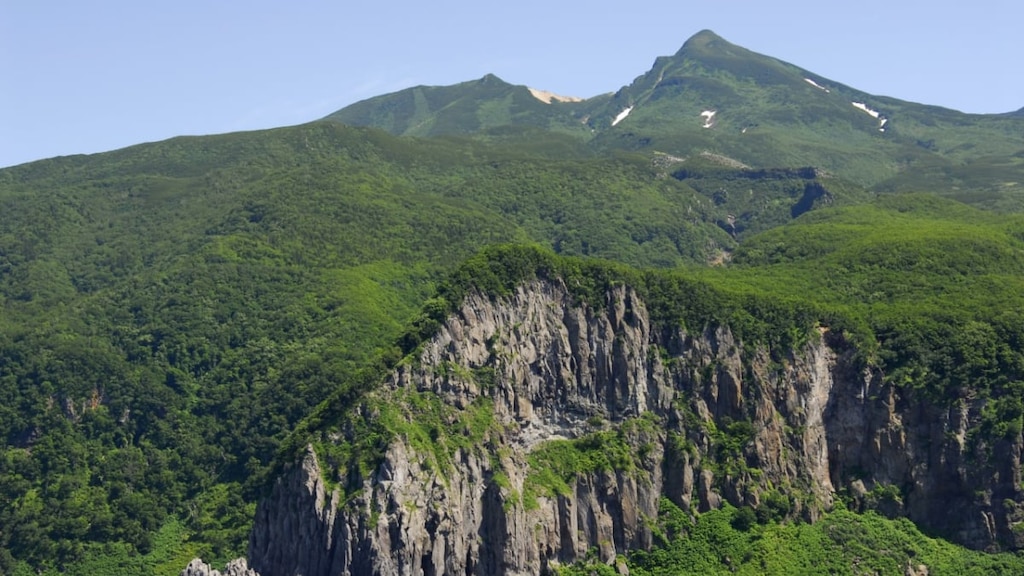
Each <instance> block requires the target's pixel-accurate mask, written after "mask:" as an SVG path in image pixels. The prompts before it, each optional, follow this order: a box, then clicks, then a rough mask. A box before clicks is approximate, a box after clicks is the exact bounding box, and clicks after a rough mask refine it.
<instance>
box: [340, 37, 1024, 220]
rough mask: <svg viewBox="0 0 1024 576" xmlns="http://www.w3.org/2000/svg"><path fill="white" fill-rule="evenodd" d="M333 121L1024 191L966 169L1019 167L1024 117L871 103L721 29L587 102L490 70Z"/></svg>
mask: <svg viewBox="0 0 1024 576" xmlns="http://www.w3.org/2000/svg"><path fill="white" fill-rule="evenodd" d="M538 94H540V95H538ZM327 119H328V120H333V121H338V122H343V123H346V124H352V125H358V126H372V127H376V128H381V129H384V130H387V131H389V132H391V133H392V134H397V135H414V136H431V135H439V134H463V135H480V134H486V133H488V132H489V131H493V130H494V129H498V128H508V127H519V128H527V127H529V128H540V129H545V130H550V131H556V132H560V133H567V134H572V135H575V136H576V137H577V138H578V139H579V140H580V141H582V142H587V143H588V145H589V146H591V147H593V148H595V149H608V148H611V149H628V150H649V151H657V152H662V153H667V154H670V155H673V156H676V157H687V156H691V155H700V154H706V153H710V154H714V155H716V156H720V157H725V158H728V159H731V160H730V161H732V162H733V163H734V164H735V165H740V164H743V165H751V166H754V165H757V166H781V167H798V166H815V167H817V168H821V169H824V170H826V171H828V172H830V173H833V174H836V175H839V176H842V177H844V178H847V179H849V180H852V181H854V182H857V183H858V184H861V185H864V186H874V187H879V189H882V190H899V189H921V185H922V184H927V186H929V187H932V188H933V189H937V190H941V189H943V188H947V189H948V188H949V182H950V181H952V180H957V179H960V180H963V181H965V182H969V183H970V184H971V187H972V188H975V189H979V188H984V189H987V192H986V194H984V195H980V196H976V197H966V198H961V199H964V200H967V201H978V202H982V203H986V204H987V205H1002V204H1003V203H1005V202H1006V201H1007V200H1006V198H1007V194H1010V195H1011V196H1015V195H1019V193H1020V192H1024V188H1022V185H1021V184H1020V183H1021V182H1024V167H1022V166H1021V165H1020V163H1019V162H1016V161H1015V160H1008V161H1006V162H1002V161H997V160H993V162H992V167H993V170H992V171H979V170H976V169H972V168H971V167H968V166H966V165H965V164H964V163H965V161H966V160H967V159H968V158H972V159H975V160H973V161H976V158H977V157H979V156H980V157H985V158H993V159H996V158H1004V157H1010V158H1011V159H1012V158H1013V157H1014V156H1013V155H1014V154H1017V153H1018V152H1019V151H1020V150H1022V149H1024V136H1022V135H1024V112H1016V113H1012V114H991V115H978V114H964V113H961V112H957V111H954V110H949V109H945V108H940V107H937V106H927V105H922V104H915V103H912V102H906V101H902V100H898V99H895V98H888V97H885V96H877V95H872V94H868V93H866V92H863V91H860V90H857V89H855V88H852V87H849V86H846V85H844V84H842V83H840V82H837V81H835V80H832V79H829V78H825V77H824V76H821V75H819V74H815V73H814V72H811V71H809V70H805V69H803V68H800V67H799V66H796V65H793V64H790V63H788V62H784V61H782V60H778V59H776V58H772V57H770V56H766V55H763V54H758V53H757V52H753V51H751V50H748V49H746V48H743V47H741V46H738V45H735V44H732V43H730V42H729V41H727V40H725V39H724V38H722V37H720V36H718V35H717V34H715V33H714V32H712V31H710V30H702V31H700V32H698V33H697V34H695V35H693V36H692V37H691V38H689V39H688V40H686V42H684V43H683V45H682V47H681V48H680V49H679V51H678V52H676V53H675V54H674V55H672V56H662V57H659V58H657V59H656V60H655V62H654V65H653V66H652V67H651V69H650V70H648V71H647V72H646V73H644V74H642V75H640V76H638V77H637V78H636V79H635V80H634V81H633V82H632V83H630V84H628V85H626V86H623V87H622V88H620V89H619V90H617V91H615V92H613V93H610V94H603V95H600V96H596V97H593V98H588V99H585V100H579V101H575V100H571V101H560V100H553V99H551V98H545V97H543V93H542V92H540V91H536V90H532V89H530V88H527V87H526V86H515V85H512V84H508V83H506V82H504V81H502V80H500V79H499V78H497V77H496V76H493V75H488V76H485V77H484V78H482V79H480V80H475V81H471V82H465V83H462V84H456V85H454V86H443V87H428V86H419V87H415V88H409V89H406V90H402V91H400V92H396V93H393V94H387V95H384V96H378V97H376V98H371V99H369V100H364V101H362V102H358V103H356V104H353V105H351V106H349V107H346V108H344V109H342V110H340V111H338V112H335V113H334V114H331V115H330V116H328V117H327ZM892 158H901V160H900V162H898V163H894V162H893V161H892ZM950 192H951V193H954V192H955V191H953V190H950ZM982 197H984V199H982Z"/></svg>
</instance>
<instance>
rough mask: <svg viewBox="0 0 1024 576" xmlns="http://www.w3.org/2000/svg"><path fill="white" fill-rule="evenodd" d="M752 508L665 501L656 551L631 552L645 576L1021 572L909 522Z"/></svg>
mask: <svg viewBox="0 0 1024 576" xmlns="http://www.w3.org/2000/svg"><path fill="white" fill-rule="evenodd" d="M750 514H751V512H750V509H749V508H741V509H736V508H731V507H726V508H724V509H721V510H714V511H711V512H708V513H705V514H701V515H700V516H698V517H697V518H696V520H694V521H691V519H690V516H689V515H688V514H686V513H684V512H683V511H681V510H679V508H677V507H676V506H675V505H674V504H672V503H671V502H669V501H667V500H664V501H663V502H662V506H661V513H660V515H659V522H658V538H659V542H658V544H657V545H656V546H655V548H654V549H653V550H650V551H636V552H633V553H631V554H630V555H629V556H628V561H627V565H628V566H629V573H630V574H636V575H639V576H661V575H664V576H669V575H671V576H684V575H688V574H695V575H696V574H701V575H704V574H751V575H753V574H773V575H774V574H780V575H781V574H801V575H803V574H830V575H835V574H850V575H856V574H881V575H903V574H906V573H908V572H907V570H908V568H910V569H913V570H915V571H920V568H919V567H920V566H926V567H927V570H928V572H927V573H928V574H936V575H942V574H1019V573H1020V572H1021V571H1022V570H1024V559H1022V558H1021V557H1020V556H1016V555H1012V554H985V553H983V552H977V551H971V550H967V549H965V548H961V547H958V546H954V545H952V544H950V543H948V542H944V541H942V540H937V539H934V538H929V537H927V536H925V535H923V534H922V533H921V532H920V531H918V529H917V528H916V527H914V525H913V524H912V523H911V522H909V521H907V520H903V519H900V520H889V519H886V518H883V517H881V516H878V515H876V514H874V513H870V512H869V513H867V514H854V513H852V512H847V511H842V510H840V511H836V512H832V513H830V514H828V515H826V516H825V517H824V518H823V519H821V520H820V521H819V522H817V523H815V524H805V523H778V522H768V523H757V522H750V518H749V515H750ZM559 574H560V575H561V576H582V575H587V574H608V575H612V574H617V572H616V571H615V569H614V568H613V567H610V566H607V565H602V564H600V563H596V562H590V563H581V564H578V565H575V566H570V567H564V568H562V569H561V570H560V571H559Z"/></svg>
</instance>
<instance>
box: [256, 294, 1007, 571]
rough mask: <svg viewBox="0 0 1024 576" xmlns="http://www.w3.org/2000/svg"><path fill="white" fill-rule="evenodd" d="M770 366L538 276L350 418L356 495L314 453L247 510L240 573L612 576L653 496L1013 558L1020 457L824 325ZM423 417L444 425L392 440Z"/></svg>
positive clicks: (482, 299) (720, 332)
mask: <svg viewBox="0 0 1024 576" xmlns="http://www.w3.org/2000/svg"><path fill="white" fill-rule="evenodd" d="M774 352H775V353H774V354H770V353H769V351H768V350H766V349H764V348H758V347H753V346H744V345H743V343H741V342H738V341H737V340H736V339H735V337H734V335H733V333H732V332H731V331H730V330H729V329H728V328H718V329H714V330H711V329H708V330H703V331H697V332H693V331H688V330H687V329H685V328H682V327H667V328H664V327H655V326H653V325H652V322H651V321H650V319H649V315H648V312H647V309H646V307H645V304H644V302H642V301H641V300H640V299H639V298H638V296H637V295H636V293H634V292H633V291H631V290H630V289H628V288H625V287H620V288H615V289H613V290H612V291H610V292H609V293H607V294H606V302H605V303H604V306H602V307H600V308H599V309H595V308H593V307H589V306H577V305H575V304H574V303H573V301H572V299H571V297H570V296H569V293H568V291H567V290H566V288H565V287H564V286H563V285H561V284H560V283H558V282H550V281H537V282H533V283H531V284H527V285H523V286H521V287H520V288H518V289H517V290H516V291H515V292H514V294H512V295H511V296H510V297H507V298H499V299H496V300H492V299H490V298H488V297H486V296H483V295H473V296H470V297H469V298H467V299H466V300H465V301H464V303H463V305H462V307H461V309H460V310H459V311H458V313H457V314H455V315H453V316H452V317H451V318H450V319H449V320H448V322H447V323H446V324H445V325H444V326H443V327H442V328H441V329H440V331H439V332H438V333H437V334H436V336H435V337H433V339H431V340H430V341H428V342H427V343H425V344H424V345H423V346H422V348H421V353H420V354H419V357H418V361H416V362H412V363H406V364H403V365H401V366H400V367H399V368H397V369H396V370H395V372H394V373H393V374H392V375H391V376H390V378H389V379H388V380H387V382H386V383H385V385H384V386H383V387H382V388H381V389H380V390H377V391H375V392H374V393H373V394H371V399H370V400H368V401H366V402H364V404H363V405H361V406H360V407H359V408H358V410H357V411H356V416H354V418H357V419H362V420H364V421H366V422H389V423H391V424H389V425H390V426H391V427H392V428H393V429H394V430H395V433H394V434H392V435H391V436H390V440H389V441H388V442H387V444H386V447H383V458H382V459H379V460H375V461H374V462H372V465H370V466H367V469H366V470H365V471H364V472H363V473H359V472H351V473H350V476H349V478H357V484H360V485H361V489H359V490H355V491H353V490H351V489H350V490H349V491H348V492H347V493H342V491H341V490H340V489H334V488H329V486H328V484H325V480H324V478H325V477H326V478H328V479H332V478H334V477H335V473H334V471H326V470H324V469H323V467H324V463H323V462H322V458H318V455H317V453H316V452H315V450H314V449H313V448H310V449H309V451H308V453H307V455H306V457H305V459H304V460H303V461H302V462H301V463H297V465H296V466H295V467H293V469H292V470H291V471H290V472H288V473H287V474H285V475H284V476H283V477H281V478H280V479H279V480H278V482H277V484H276V486H275V487H274V489H273V493H272V494H271V495H270V497H269V498H267V499H266V500H265V501H263V502H262V503H261V505H260V506H259V509H258V511H257V517H256V521H255V526H254V529H253V532H252V535H251V539H250V550H249V563H250V565H251V566H252V568H253V569H255V570H256V571H258V572H259V573H261V574H262V575H263V576H279V575H281V576H283V575H292V574H303V575H305V576H338V575H357V574H358V575H364V574H403V575H404V574H409V575H413V574H417V575H418V574H423V575H439V574H479V575H484V574H488V575H494V574H508V575H515V574H538V573H542V572H544V571H545V570H546V569H547V568H549V567H551V566H553V565H555V564H557V563H568V562H572V561H574V560H577V559H582V558H584V557H585V556H586V555H587V554H588V553H589V554H594V553H596V554H597V555H598V556H599V557H600V558H601V559H603V560H605V561H607V562H609V563H611V562H614V561H615V557H616V554H619V553H623V552H625V551H626V550H628V549H631V548H646V547H649V546H650V545H651V544H652V542H653V539H654V536H653V534H652V526H653V522H654V520H655V519H656V518H657V515H658V509H659V503H660V501H661V499H662V498H663V497H667V498H668V499H670V500H672V501H673V502H674V503H675V504H676V505H678V506H680V507H681V508H683V509H684V510H687V509H689V510H707V509H710V508H715V507H718V506H721V505H722V502H723V501H728V502H730V503H731V504H733V505H736V506H743V505H749V506H752V507H755V508H759V509H762V510H767V511H769V512H771V513H775V514H780V515H789V516H800V517H803V518H806V519H809V520H813V519H815V518H816V517H817V516H818V515H819V514H820V513H821V512H822V511H824V510H827V509H829V508H830V507H831V506H832V505H833V503H834V500H835V498H837V496H842V497H844V498H846V499H847V501H848V505H851V506H855V507H872V508H878V509H881V510H882V511H883V512H885V513H889V514H900V515H906V516H908V517H909V518H910V519H911V520H913V521H915V522H917V523H918V524H919V525H921V526H922V527H924V528H926V529H930V530H932V531H935V532H937V533H939V534H941V535H945V536H947V537H950V538H951V539H953V540H955V541H959V542H961V543H964V544H966V545H968V546H972V547H975V548H998V547H1002V548H1019V547H1021V546H1022V544H1024V539H1022V538H1021V537H1020V536H1019V533H1018V532H1017V531H1014V530H1013V526H1014V525H1015V523H1016V522H1017V521H1019V520H1020V519H1021V513H1020V509H1021V506H1020V502H1021V501H1022V495H1021V492H1020V488H1019V487H1020V481H1021V477H1020V452H1021V441H1020V438H1019V437H1018V438H1013V439H1006V440H1002V441H1000V442H998V443H996V444H995V445H987V446H986V445H982V444H980V443H979V442H978V441H975V440H974V439H973V438H972V436H971V435H970V434H969V431H970V430H971V429H972V427H975V426H977V424H978V420H979V418H980V410H981V408H982V405H981V401H975V400H972V399H970V398H969V397H967V396H965V397H964V398H962V399H960V400H958V401H956V402H953V403H952V404H951V406H947V405H943V406H939V405H935V404H933V403H930V402H929V401H927V400H926V399H924V398H918V397H915V395H914V394H913V393H912V392H910V391H907V390H903V389H897V388H895V387H893V386H891V385H889V384H887V383H885V382H883V379H882V377H881V374H879V373H877V372H873V371H868V370H864V369H862V368H860V367H859V366H858V365H857V364H856V363H855V362H854V359H853V354H852V351H851V350H850V348H849V346H848V345H846V343H845V342H844V341H843V338H842V336H841V335H838V334H832V333H829V332H827V331H824V330H823V331H820V332H819V333H817V334H814V337H812V338H810V339H809V341H808V342H807V343H806V344H805V345H804V346H802V347H801V348H800V349H797V350H790V351H785V352H783V353H781V354H780V353H779V351H774ZM965 394H966V393H965ZM427 400H429V402H428V401H427ZM387 406H399V407H400V409H398V410H397V413H398V414H399V416H400V417H399V418H398V419H396V417H395V415H394V414H395V413H396V412H395V411H394V410H392V411H390V412H386V411H385V410H386V409H385V408H382V407H387ZM387 410H390V409H387ZM467 414H472V415H473V416H472V418H467V416H466V415H467ZM417 419H433V420H432V421H433V422H435V424H438V425H436V426H435V427H434V428H433V429H431V430H429V431H428V432H427V433H426V434H425V435H424V434H418V433H416V430H419V429H413V428H402V427H401V426H400V425H399V424H401V423H402V422H406V423H408V422H413V421H415V420H417ZM395 422H398V424H395ZM354 430H356V428H353V427H348V428H344V427H343V428H342V430H340V431H339V432H338V433H337V434H335V435H334V439H335V441H336V442H339V443H344V442H351V441H353V440H354V439H353V438H351V436H352V435H353V434H355V432H354ZM1018 436H1019V435H1018ZM428 438H429V440H428ZM460 438H461V439H463V440H467V439H468V440H467V441H462V442H460ZM431 446H432V447H433V448H431ZM425 447H426V448H425ZM438 447H440V448H438ZM623 448H625V450H623ZM567 455H568V456H567ZM613 458H618V460H609V459H613ZM609 461H614V462H617V463H618V464H617V465H614V466H609V465H607V464H606V463H607V462H609ZM602 463H605V464H602ZM352 474H354V476H353V475H352ZM334 484H335V483H334V482H333V480H332V481H331V485H332V486H333V485H334Z"/></svg>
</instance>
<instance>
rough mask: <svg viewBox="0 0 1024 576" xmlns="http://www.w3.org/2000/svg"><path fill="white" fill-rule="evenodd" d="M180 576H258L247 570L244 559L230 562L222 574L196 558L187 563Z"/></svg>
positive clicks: (254, 572)
mask: <svg viewBox="0 0 1024 576" xmlns="http://www.w3.org/2000/svg"><path fill="white" fill-rule="evenodd" d="M181 576H260V575H259V574H257V573H256V571H255V570H252V569H250V568H249V566H248V564H247V563H246V561H245V559H244V558H239V559H238V560H232V561H231V562H228V565H227V566H226V567H225V568H224V572H221V571H219V570H214V569H213V568H211V567H210V565H209V564H206V563H204V562H203V561H202V560H199V559H198V558H197V559H195V560H192V561H191V562H189V563H188V566H187V567H185V569H184V570H182V571H181Z"/></svg>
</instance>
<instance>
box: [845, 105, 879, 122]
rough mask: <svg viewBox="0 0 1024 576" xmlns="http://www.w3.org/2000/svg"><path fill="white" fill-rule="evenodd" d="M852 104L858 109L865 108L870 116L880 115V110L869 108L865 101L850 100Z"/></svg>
mask: <svg viewBox="0 0 1024 576" xmlns="http://www.w3.org/2000/svg"><path fill="white" fill-rule="evenodd" d="M850 104H853V107H854V108H857V109H858V110H863V111H865V112H867V113H868V116H871V117H872V118H878V117H879V116H880V114H879V113H878V110H872V109H871V108H868V105H867V104H865V103H863V102H850Z"/></svg>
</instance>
